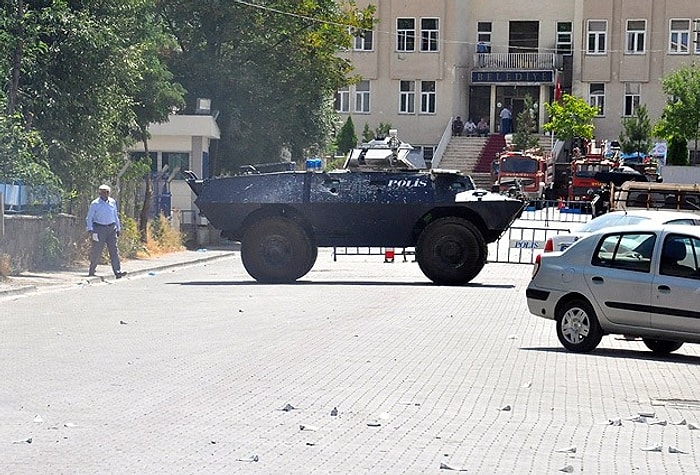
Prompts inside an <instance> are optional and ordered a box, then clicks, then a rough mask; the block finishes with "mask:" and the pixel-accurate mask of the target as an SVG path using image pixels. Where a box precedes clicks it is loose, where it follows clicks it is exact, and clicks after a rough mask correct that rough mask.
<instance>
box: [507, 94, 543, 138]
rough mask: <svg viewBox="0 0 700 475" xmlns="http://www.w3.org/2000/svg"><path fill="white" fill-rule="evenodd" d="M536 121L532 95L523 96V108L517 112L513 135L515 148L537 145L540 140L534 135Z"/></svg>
mask: <svg viewBox="0 0 700 475" xmlns="http://www.w3.org/2000/svg"><path fill="white" fill-rule="evenodd" d="M536 131H537V121H536V120H535V103H534V100H533V99H532V96H530V95H529V94H528V95H527V96H525V100H524V108H523V110H522V111H521V112H520V114H518V121H517V124H516V127H515V134H514V135H513V144H514V146H515V149H516V150H527V149H529V148H532V147H536V146H538V145H539V143H540V140H539V138H538V137H537V136H536V135H535V132H536Z"/></svg>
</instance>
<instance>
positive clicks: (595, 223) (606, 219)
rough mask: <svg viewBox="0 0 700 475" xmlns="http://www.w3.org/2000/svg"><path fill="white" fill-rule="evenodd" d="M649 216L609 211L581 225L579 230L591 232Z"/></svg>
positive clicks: (639, 221)
mask: <svg viewBox="0 0 700 475" xmlns="http://www.w3.org/2000/svg"><path fill="white" fill-rule="evenodd" d="M647 219H649V218H645V217H642V216H630V215H628V214H624V213H609V214H604V215H603V216H600V217H598V218H595V219H592V220H591V221H589V222H588V223H586V224H584V225H583V226H581V228H580V229H579V231H580V232H584V233H593V232H596V231H599V230H601V229H604V228H610V227H612V226H626V225H628V224H639V223H641V222H643V221H646V220H647Z"/></svg>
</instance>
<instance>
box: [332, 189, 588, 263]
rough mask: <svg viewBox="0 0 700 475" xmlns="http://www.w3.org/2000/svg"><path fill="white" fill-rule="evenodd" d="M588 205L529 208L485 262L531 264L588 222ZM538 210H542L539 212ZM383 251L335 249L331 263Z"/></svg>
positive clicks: (554, 204)
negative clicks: (549, 245)
mask: <svg viewBox="0 0 700 475" xmlns="http://www.w3.org/2000/svg"><path fill="white" fill-rule="evenodd" d="M586 206H587V204H586V203H581V202H562V201H545V202H544V203H543V206H541V207H540V206H535V205H532V206H529V207H528V208H526V209H525V211H523V213H522V215H521V216H520V218H519V219H518V220H516V222H515V223H514V225H513V226H511V227H510V228H508V230H507V231H506V232H505V233H504V234H503V236H501V238H500V239H499V240H498V241H496V242H493V243H491V244H489V245H488V250H489V257H488V262H500V263H509V264H533V263H534V262H535V258H536V257H537V254H539V253H541V252H543V251H544V246H545V243H546V242H547V239H549V238H550V237H552V236H554V235H557V234H562V233H569V232H571V227H572V226H578V225H580V224H583V223H586V222H588V221H590V219H591V215H590V214H589V213H587V212H586V211H587V209H586ZM538 208H541V209H538ZM385 252H386V248H383V247H334V248H333V260H334V261H337V260H338V257H344V256H384V255H385ZM413 254H415V250H414V249H413V248H404V249H400V250H399V249H396V251H395V255H396V256H403V259H404V261H405V260H406V256H409V255H413Z"/></svg>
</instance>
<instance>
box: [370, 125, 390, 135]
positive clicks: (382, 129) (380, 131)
mask: <svg viewBox="0 0 700 475" xmlns="http://www.w3.org/2000/svg"><path fill="white" fill-rule="evenodd" d="M390 129H391V122H386V123H384V122H380V123H379V125H378V126H377V128H376V129H374V138H377V137H388V136H389V130H390Z"/></svg>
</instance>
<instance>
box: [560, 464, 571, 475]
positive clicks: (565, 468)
mask: <svg viewBox="0 0 700 475" xmlns="http://www.w3.org/2000/svg"><path fill="white" fill-rule="evenodd" d="M559 471H560V472H564V473H573V471H574V466H573V465H571V464H566V465H564V466H563V467H562V468H560V469H559Z"/></svg>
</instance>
